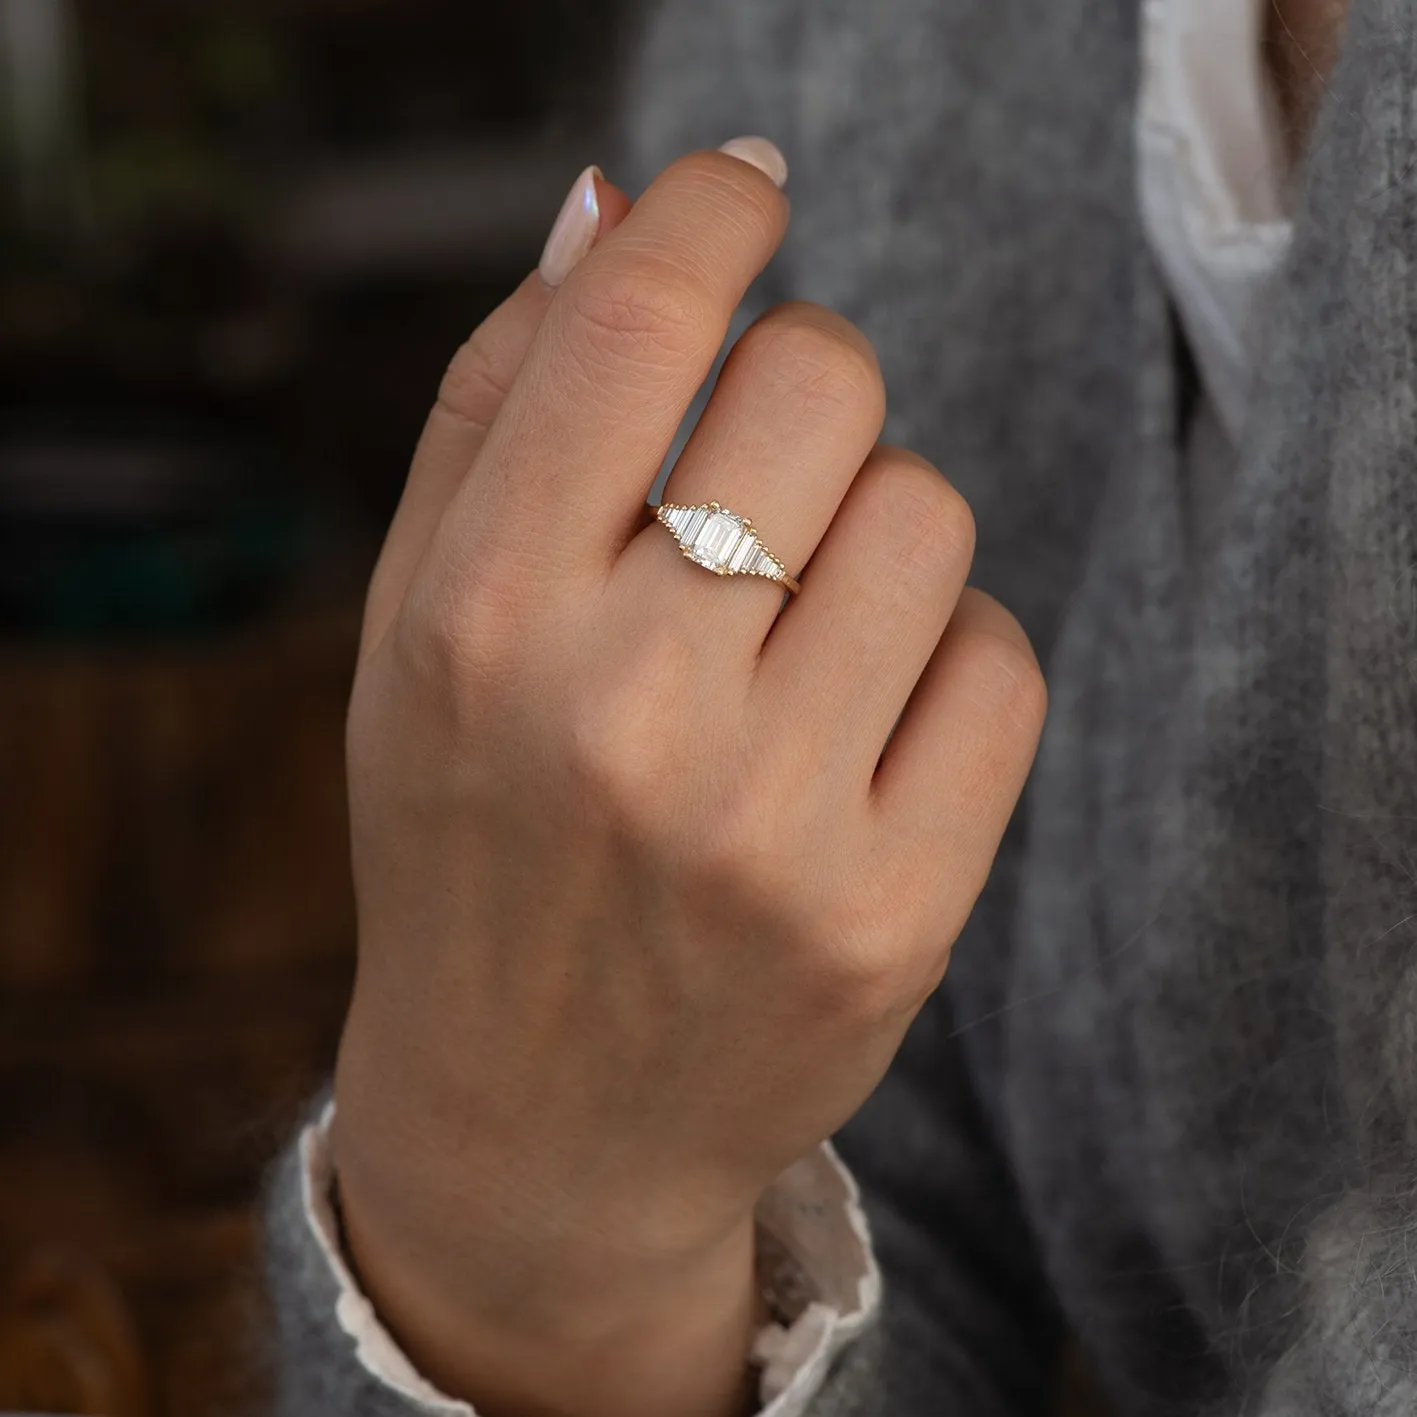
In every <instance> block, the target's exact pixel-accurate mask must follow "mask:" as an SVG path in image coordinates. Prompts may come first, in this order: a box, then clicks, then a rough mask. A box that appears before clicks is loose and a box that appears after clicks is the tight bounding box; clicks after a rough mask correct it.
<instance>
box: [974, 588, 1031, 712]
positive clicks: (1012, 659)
mask: <svg viewBox="0 0 1417 1417" xmlns="http://www.w3.org/2000/svg"><path fill="white" fill-rule="evenodd" d="M1001 608H1002V607H1001ZM1004 613H1005V614H1007V612H1004ZM1011 618H1012V617H1011ZM966 635H967V638H968V642H969V643H968V648H967V650H966V654H967V656H968V662H969V665H970V669H971V672H972V673H973V674H974V676H975V679H976V682H977V684H978V685H979V687H980V690H981V691H982V692H983V693H984V694H985V695H986V696H987V697H988V699H989V700H990V702H991V703H993V704H996V705H997V706H998V707H999V708H1000V709H1001V710H1002V711H1003V712H1004V713H1005V714H1006V716H1007V717H1008V718H1009V719H1010V720H1011V721H1013V722H1014V723H1016V724H1018V725H1019V727H1021V728H1024V729H1026V730H1028V731H1029V732H1037V731H1039V730H1041V728H1042V725H1043V721H1044V719H1045V718H1046V717H1047V714H1048V684H1047V680H1046V679H1045V678H1044V676H1043V671H1042V669H1041V668H1040V667H1039V664H1038V659H1037V656H1036V655H1035V654H1034V653H1033V650H1032V648H1031V646H1030V645H1029V644H1028V641H1027V639H1026V638H1023V637H1022V636H1023V632H1022V630H1020V631H1019V632H1018V636H1017V637H1016V636H1014V635H1013V634H1010V633H1007V632H1005V631H1003V630H999V629H994V628H991V627H987V626H984V627H980V626H974V627H972V628H970V629H969V630H968V631H967V632H966Z"/></svg>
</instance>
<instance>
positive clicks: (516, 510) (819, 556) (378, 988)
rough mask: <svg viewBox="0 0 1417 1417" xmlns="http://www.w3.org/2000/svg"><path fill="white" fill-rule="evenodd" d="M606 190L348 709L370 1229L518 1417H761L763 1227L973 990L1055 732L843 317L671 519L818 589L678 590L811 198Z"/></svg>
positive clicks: (937, 483) (420, 1345)
mask: <svg viewBox="0 0 1417 1417" xmlns="http://www.w3.org/2000/svg"><path fill="white" fill-rule="evenodd" d="M740 151H744V152H746V153H748V154H749V155H750V156H756V157H757V158H759V160H761V161H763V163H764V165H765V166H766V167H768V168H771V167H773V165H774V154H773V151H772V150H770V149H765V148H764V147H763V146H759V147H758V148H757V149H754V148H752V147H749V148H745V149H741V150H740ZM779 160H780V159H779ZM599 192H600V198H601V216H602V221H601V230H600V233H599V239H598V241H597V243H596V244H595V246H594V249H592V250H590V251H589V254H586V255H585V256H584V258H583V259H581V260H579V262H578V263H577V264H575V266H574V268H573V269H572V270H571V271H570V273H569V275H567V276H566V278H565V280H564V284H561V285H560V287H559V289H557V290H555V291H554V292H553V291H552V290H551V289H550V288H549V287H548V286H547V285H546V284H545V282H544V281H543V280H542V279H541V277H540V276H538V275H533V276H531V277H529V278H528V280H527V281H526V282H525V283H524V284H523V285H522V286H521V288H520V289H519V290H518V291H517V292H516V293H515V294H513V295H512V296H511V298H510V299H509V300H508V301H507V303H506V304H505V305H503V306H502V307H500V308H499V309H498V310H497V311H495V312H494V313H493V314H492V315H491V316H490V317H489V318H488V320H487V321H486V322H485V323H484V324H483V325H482V327H481V328H480V329H479V330H478V331H477V332H476V333H475V334H474V335H473V337H472V338H471V340H470V341H469V342H468V344H467V345H466V346H465V347H464V348H463V349H462V350H461V351H460V352H459V353H458V355H457V357H456V358H455V359H454V361H453V363H452V366H451V368H450V370H449V372H448V375H447V377H446V379H445V381H444V384H443V388H442V391H441V394H440V397H439V401H438V404H437V406H436V407H435V409H434V411H433V413H432V415H431V417H430V419H429V422H428V425H427V429H426V431H425V433H424V436H423V439H422V442H421V443H420V446H419V448H418V451H417V453H416V455H415V458H414V462H413V468H412V472H411V474H410V478H409V483H408V488H407V491H406V493H405V496H404V499H403V502H402V504H401V506H400V508H399V511H398V515H397V517H396V519H395V521H394V524H393V527H392V529H391V531H390V534H389V539H388V543H387V545H386V547H385V549H384V552H383V556H382V558H381V560H380V563H379V566H378V568H377V571H376V573H375V575H374V579H373V583H372V585H371V588H370V594H369V602H368V613H367V619H366V627H365V638H364V644H363V648H362V655H361V662H360V664H359V669H358V674H357V678H356V682H355V686H354V693H353V699H352V702H351V706H350V718H349V770H350V801H351V811H352V826H353V854H354V870H355V882H356V887H357V894H358V907H359V934H360V938H359V973H358V982H357V985H356V988H355V994H354V999H353V1003H352V1005H351V1009H350V1013H349V1018H348V1023H347V1027H346V1030H345V1036H344V1040H343V1045H342V1049H341V1055H340V1060H339V1068H338V1074H337V1080H336V1097H337V1103H338V1110H337V1119H336V1137H335V1141H336V1158H337V1166H338V1173H339V1177H340V1188H341V1197H342V1202H343V1206H344V1213H345V1220H346V1225H347V1229H348V1235H349V1241H350V1246H351V1251H352V1254H353V1257H354V1260H355V1262H356V1264H357V1265H358V1267H359V1269H360V1273H361V1277H362V1279H363V1281H364V1283H365V1285H366V1288H367V1289H368V1291H369V1292H370V1294H371V1296H372V1298H373V1299H374V1302H375V1304H376V1306H377V1307H378V1308H379V1309H380V1311H381V1314H382V1315H383V1317H384V1319H385V1321H386V1323H387V1324H388V1325H389V1327H390V1328H391V1329H392V1331H393V1332H394V1333H395V1335H396V1336H398V1337H399V1338H400V1340H401V1341H402V1342H403V1344H404V1346H405V1347H406V1348H407V1349H408V1351H409V1353H410V1355H411V1356H412V1357H413V1359H414V1360H415V1362H417V1363H418V1364H419V1365H420V1366H421V1367H422V1368H423V1370H424V1371H425V1372H426V1373H428V1375H429V1376H430V1377H432V1378H433V1379H434V1380H435V1381H438V1382H440V1383H441V1384H442V1385H443V1386H444V1387H445V1388H447V1389H448V1390H450V1391H453V1392H455V1393H457V1394H459V1395H463V1396H466V1397H469V1398H470V1399H471V1400H472V1401H474V1402H475V1403H476V1404H477V1406H478V1409H479V1412H480V1413H482V1414H483V1417H503V1414H506V1413H510V1412H519V1411H543V1410H545V1411H551V1410H555V1411H558V1412H567V1413H576V1414H581V1413H584V1414H587V1415H589V1414H593V1413H600V1412H605V1413H607V1414H608V1413H610V1412H614V1413H615V1414H617V1417H638V1414H645V1417H648V1414H651V1413H653V1414H658V1417H680V1414H685V1413H696V1414H697V1413H704V1414H708V1413H715V1414H717V1413H726V1412H731V1411H733V1410H734V1409H735V1408H736V1407H738V1406H740V1405H741V1404H742V1403H743V1402H744V1400H745V1399H746V1400H747V1401H749V1402H751V1389H750V1388H749V1387H745V1380H744V1371H743V1361H744V1356H745V1351H746V1344H747V1341H748V1337H749V1335H750V1333H751V1331H752V1327H753V1323H754V1320H755V1317H760V1315H758V1314H755V1295H754V1284H753V1273H752V1215H753V1209H754V1206H755V1203H756V1202H757V1200H758V1198H759V1196H760V1195H761V1194H762V1192H763V1190H764V1189H765V1188H766V1187H767V1186H768V1185H769V1184H771V1182H772V1181H773V1180H774V1178H775V1177H776V1176H777V1175H778V1174H779V1173H780V1172H781V1171H782V1170H783V1169H784V1168H785V1167H786V1166H788V1165H789V1164H790V1163H791V1162H793V1161H794V1160H796V1159H797V1158H798V1157H800V1156H802V1155H803V1154H804V1153H806V1152H807V1151H809V1150H810V1149H811V1148H813V1147H814V1146H816V1145H817V1144H818V1143H819V1142H820V1141H821V1140H822V1139H823V1138H824V1137H827V1136H828V1135H830V1134H831V1133H832V1132H834V1131H835V1130H836V1129H837V1128H838V1127H839V1126H841V1124H842V1123H844V1122H845V1121H846V1120H847V1118H848V1117H850V1116H851V1114H852V1113H853V1112H855V1111H856V1110H857V1108H858V1107H859V1106H860V1105H861V1103H862V1102H863V1101H864V1100H865V1098H866V1097H867V1095H868V1094H869V1093H870V1092H871V1090H872V1089H873V1088H874V1087H875V1085H876V1083H877V1082H878V1081H879V1079H880V1078H881V1076H882V1074H883V1073H884V1072H885V1070H886V1068H887V1066H888V1064H889V1063H890V1061H891V1058H892V1056H893V1055H894V1054H895V1052H896V1050H897V1048H898V1047H899V1045H900V1042H901V1039H902V1037H903V1035H904V1033H905V1030H906V1028H907V1026H908V1025H909V1023H910V1021H911V1019H912V1018H913V1017H914V1015H915V1014H916V1012H917V1011H918V1010H919V1008H920V1006H921V1004H922V1003H923V1002H924V1000H925V999H926V997H927V996H928V995H929V994H930V992H931V991H932V990H933V989H934V988H935V986H936V985H937V984H938V983H939V981H940V978H941V976H942V974H943V973H944V970H945V966H946V963H947V961H948V958H949V952H950V946H951V945H952V943H953V942H954V940H955V938H956V936H957V935H958V933H959V931H960V929H961V928H962V926H963V924H964V922H965V920H966V918H967V917H968V915H969V913H970V910H971V909H972V907H973V905H974V902H975V899H976V897H977V896H978V894H979V891H980V890H981V888H982V886H983V884H984V881H985V879H986V877H987V875H988V872H989V869H990V866H991V863H992V861H993V858H994V854H995V852H996V850H997V848H998V844H999V840H1000V838H1001V836H1002V834H1003V831H1004V828H1005V825H1006V823H1007V822H1008V819H1009V817H1010V815H1011V813H1012V811H1013V808H1014V806H1015V803H1016V801H1017V798H1018V795H1019V793H1020V791H1021V789H1022V786H1023V783H1024V779H1025V777H1026V775H1027V773H1028V770H1029V768H1030V766H1031V763H1032V760H1033V756H1034V752H1035V749H1036V746H1037V741H1038V737H1039V734H1040V731H1041V727H1042V723H1043V718H1044V712H1045V704H1046V694H1045V689H1044V684H1043V678H1042V675H1041V673H1040V671H1039V667H1038V664H1037V661H1036V659H1035V657H1034V655H1033V652H1032V650H1031V648H1030V646H1029V644H1028V641H1027V639H1026V638H1025V636H1024V634H1023V632H1022V630H1021V629H1020V627H1019V625H1018V624H1017V622H1016V621H1015V620H1014V618H1013V617H1012V616H1011V615H1010V614H1009V613H1008V612H1007V611H1006V610H1004V609H1003V608H1002V607H1001V606H999V605H998V604H997V603H996V602H995V601H993V600H992V599H990V598H989V597H988V596H986V595H983V594H981V593H979V592H977V591H974V590H972V589H970V590H967V589H964V582H965V578H966V576H967V574H968V572H969V568H970V561H971V556H972V550H973V541H974V527H973V521H972V518H971V515H970V512H969V508H968V506H967V505H966V504H965V502H964V500H963V498H962V497H961V496H960V495H959V494H958V493H957V492H956V491H954V490H953V489H952V488H951V486H950V484H949V483H948V481H947V480H946V479H945V477H943V476H942V475H941V474H940V473H939V472H938V471H937V470H936V469H935V468H933V467H932V466H930V464H928V463H927V462H925V461H924V459H922V458H920V457H917V456H916V455H915V454H913V453H910V452H907V451H905V450H904V449H901V448H896V447H890V446H885V445H881V444H879V443H878V441H877V440H878V438H879V435H880V433H881V428H882V422H883V418H884V411H885V393H884V390H883V387H882V382H881V375H880V371H879V368H878V366H877V363H876V359H875V356H874V354H873V352H872V349H871V347H870V345H869V344H868V342H867V341H866V339H865V338H864V337H863V336H862V335H861V334H860V333H859V332H858V331H857V330H856V329H855V328H853V327H852V326H851V325H850V324H848V323H847V322H846V321H845V320H844V319H842V318H841V317H839V316H837V315H835V314H833V313H832V312H831V311H829V310H826V309H822V308H820V307H817V306H813V305H808V304H790V305H784V306H780V307H778V308H777V309H775V310H773V311H771V312H770V313H768V314H767V315H765V316H763V317H762V318H761V319H760V320H759V321H758V322H757V323H756V324H755V325H753V326H752V328H751V329H749V331H748V332H747V333H746V334H745V335H744V336H743V337H742V339H741V340H740V341H739V342H738V344H737V345H736V347H735V348H734V350H733V351H732V353H731V355H730V357H729V358H728V360H727V362H726V364H725V367H724V369H723V371H722V374H721V377H720V378H719V380H718V383H717V386H716V388H715V391H714V393H713V397H712V399H711V400H710V402H709V404H708V406H707V409H706V411H705V412H704V414H703V417H702V419H701V420H700V422H699V425H698V427H697V429H696V430H695V432H694V434H693V437H692V438H691V440H690V442H689V444H688V446H687V447H686V449H685V450H684V453H683V455H682V456H681V457H680V459H679V461H678V463H677V465H676V466H675V468H674V471H673V473H672V475H671V477H670V479H669V483H668V486H667V488H666V489H665V494H664V495H665V501H669V502H680V503H697V502H702V501H708V500H710V499H717V500H719V501H720V502H722V503H723V504H724V505H726V506H727V507H729V508H731V509H733V510H735V511H738V512H741V513H744V514H746V515H749V516H751V517H752V519H753V521H754V523H755V525H756V526H757V527H758V528H759V529H760V531H761V533H762V537H763V541H764V543H765V544H766V545H767V547H768V548H769V549H770V550H772V551H773V552H774V553H775V554H777V555H778V556H779V557H781V558H782V559H783V560H784V561H785V562H786V563H787V566H788V569H789V570H790V571H792V572H793V573H794V574H797V573H799V568H801V567H802V566H803V565H804V564H807V563H809V562H810V564H809V565H808V568H807V570H806V571H805V573H804V574H802V575H801V579H802V587H803V588H802V591H801V593H800V595H798V596H796V597H794V598H793V599H791V600H790V602H789V603H787V605H786V606H785V607H784V606H783V592H782V589H781V587H780V586H778V585H775V584H773V583H772V582H771V581H769V580H766V579H763V578H759V577H751V576H740V577H733V578H726V579H723V578H719V577H717V576H714V575H711V574H710V573H708V572H706V571H705V570H703V569H701V568H699V567H697V566H695V565H694V564H692V563H691V562H689V561H687V560H685V559H684V557H683V556H682V555H681V554H680V551H679V549H678V547H677V546H676V545H675V542H674V540H673V538H672V537H671V536H670V534H669V533H668V532H667V531H666V530H665V528H664V527H662V526H660V525H658V524H656V523H654V521H653V518H652V513H651V512H650V511H649V510H648V509H647V508H646V506H645V498H646V495H647V493H648V491H649V488H650V486H651V484H652V482H653V480H654V477H655V475H656V472H657V470H658V469H659V467H660V464H661V461H662V459H663V457H664V455H665V452H666V450H667V448H668V447H669V445H670V443H671V441H672V439H673V436H674V433H675V431H676V429H677V427H678V425H679V423H680V421H681V419H682V417H683V416H684V413H685V411H686V410H687V408H688V406H689V404H690V402H691V400H692V398H693V396H694V394H695V391H696V390H697V389H698V388H699V386H700V385H701V383H702V382H703V380H704V378H705V376H706V375H707V373H708V371H709V369H710V367H711V365H712V362H713V360H714V357H715V355H716V353H717V351H718V349H719V347H720V345H721V343H722V341H723V339H724V336H725V333H726V331H727V328H728V325H729V320H730V317H731V316H732V314H733V312H734V310H735V308H736V307H737V306H738V304H739V302H740V300H741V299H742V297H743V294H744V292H745V290H746V288H747V286H748V284H749V282H750V281H751V280H752V279H753V278H754V277H755V276H756V275H757V273H758V272H759V271H760V270H761V269H762V268H763V266H764V265H765V264H766V263H767V261H768V259H769V258H770V257H771V255H772V254H773V252H774V250H775V249H776V248H777V246H778V243H779V242H780V241H781V239H782V236H783V233H784V230H785V228H786V224H787V219H788V210H787V202H786V201H785V199H784V198H783V196H782V194H781V192H780V191H779V190H778V187H777V186H776V185H775V184H774V181H773V180H770V178H769V177H768V176H767V175H765V173H764V171H760V170H758V169H757V168H756V167H754V166H751V165H750V164H749V163H748V162H745V161H741V160H739V159H738V158H736V157H733V156H729V155H726V154H725V153H724V152H722V151H719V152H712V151H708V152H696V153H692V154H690V155H688V156H686V157H684V158H682V159H680V160H679V161H677V162H675V163H673V164H672V165H671V166H670V167H669V168H667V169H666V170H665V171H664V172H663V173H662V174H661V175H660V176H659V177H658V178H657V179H656V181H655V182H654V183H653V184H651V186H650V187H649V188H648V189H647V190H646V191H645V192H644V194H643V195H642V196H641V197H640V198H639V199H638V201H636V202H635V204H634V206H633V208H632V209H631V208H630V207H629V202H628V199H627V198H625V196H624V194H623V193H619V192H617V191H615V189H613V188H610V187H609V186H608V184H601V185H600V187H599ZM607 212H609V213H611V217H610V219H609V220H607V219H606V213H607ZM610 228H613V229H610ZM573 244H574V243H573ZM557 274H558V275H559V274H561V271H560V270H559V269H558V270H557Z"/></svg>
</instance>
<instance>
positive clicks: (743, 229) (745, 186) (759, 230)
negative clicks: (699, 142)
mask: <svg viewBox="0 0 1417 1417" xmlns="http://www.w3.org/2000/svg"><path fill="white" fill-rule="evenodd" d="M661 184H662V185H663V187H664V188H665V190H666V194H667V196H668V198H669V200H670V201H671V202H672V203H673V205H674V207H675V210H676V211H679V212H683V213H685V214H686V215H687V216H688V217H689V219H691V220H693V219H696V218H699V217H703V218H704V219H706V220H709V221H725V222H731V224H732V227H733V228H734V231H735V233H736V234H741V235H751V236H752V237H753V238H755V239H759V240H761V239H765V238H766V237H768V235H769V234H770V233H771V232H773V231H774V230H776V229H777V228H778V226H779V224H780V223H781V220H782V199H781V197H780V196H779V194H778V192H777V190H776V189H775V188H774V187H771V186H769V184H768V183H766V182H764V181H763V180H762V177H761V175H760V174H758V173H757V172H755V171H754V170H753V169H752V168H751V167H749V166H748V165H747V164H746V163H744V162H741V161H739V160H738V159H737V158H735V157H730V156H729V155H728V154H727V153H723V152H719V151H718V150H717V149H714V148H699V149H696V150H694V151H692V152H687V153H684V154H682V155H681V156H679V157H677V158H676V159H675V160H674V161H673V162H671V163H669V165H668V166H667V167H666V168H665V169H664V171H663V172H662V173H661V174H660V175H659V177H658V178H657V179H656V180H655V183H654V184H652V185H654V186H656V187H658V186H660V185H661ZM754 228H755V229H754Z"/></svg>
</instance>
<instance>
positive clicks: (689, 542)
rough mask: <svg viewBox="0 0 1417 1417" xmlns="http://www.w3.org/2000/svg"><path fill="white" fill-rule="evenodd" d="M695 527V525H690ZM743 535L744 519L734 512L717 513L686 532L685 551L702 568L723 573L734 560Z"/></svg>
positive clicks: (713, 513)
mask: <svg viewBox="0 0 1417 1417" xmlns="http://www.w3.org/2000/svg"><path fill="white" fill-rule="evenodd" d="M690 526H691V527H693V523H692V522H691V523H690ZM742 535H743V518H742V517H738V516H734V515H733V513H732V512H724V511H716V512H712V513H710V514H709V516H708V517H706V518H705V519H704V521H703V523H702V524H701V525H699V526H698V527H696V528H694V529H693V530H692V531H686V533H685V537H684V541H685V550H686V551H688V553H689V555H690V556H691V557H692V558H693V559H694V560H695V561H697V562H698V563H699V565H701V566H706V567H707V568H708V569H709V570H710V571H723V570H724V569H726V568H727V566H728V563H729V561H730V560H731V559H732V556H733V551H734V548H735V547H736V546H737V545H738V542H739V539H740V538H741V537H742Z"/></svg>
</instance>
